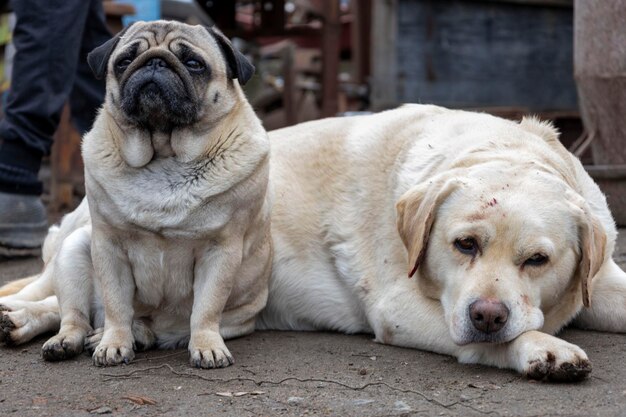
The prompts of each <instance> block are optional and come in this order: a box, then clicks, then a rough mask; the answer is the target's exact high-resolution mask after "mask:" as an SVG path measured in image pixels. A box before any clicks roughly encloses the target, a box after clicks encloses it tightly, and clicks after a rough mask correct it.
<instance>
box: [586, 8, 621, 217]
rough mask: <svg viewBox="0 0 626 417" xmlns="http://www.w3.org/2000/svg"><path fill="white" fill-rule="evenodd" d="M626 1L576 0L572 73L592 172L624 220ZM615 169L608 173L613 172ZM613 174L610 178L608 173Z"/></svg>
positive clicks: (613, 210)
mask: <svg viewBox="0 0 626 417" xmlns="http://www.w3.org/2000/svg"><path fill="white" fill-rule="evenodd" d="M625 25H626V2H624V1H623V0H603V1H599V2H592V1H587V0H576V2H575V7H574V28H575V34H574V76H575V79H576V85H577V88H578V97H579V100H580V112H581V116H582V119H583V122H584V124H585V129H586V130H587V131H588V132H589V135H590V136H592V137H593V138H594V139H593V142H592V143H591V148H592V151H593V163H594V165H596V167H589V169H588V171H589V172H590V174H591V175H592V177H594V178H595V179H596V180H598V182H599V184H600V187H601V188H603V191H604V192H605V193H606V194H607V198H608V202H609V206H610V207H611V209H612V212H613V215H614V217H615V220H616V221H617V223H618V224H620V225H625V224H626V174H625V173H624V172H623V166H621V165H623V164H626V116H625V115H626V31H624V26H625ZM611 172H612V174H609V173H611ZM607 176H610V177H611V178H607Z"/></svg>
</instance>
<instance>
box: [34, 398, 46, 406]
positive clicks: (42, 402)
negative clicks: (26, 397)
mask: <svg viewBox="0 0 626 417" xmlns="http://www.w3.org/2000/svg"><path fill="white" fill-rule="evenodd" d="M46 404H48V399H47V398H46V397H33V405H46Z"/></svg>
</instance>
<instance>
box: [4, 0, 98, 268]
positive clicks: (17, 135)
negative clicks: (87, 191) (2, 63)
mask: <svg viewBox="0 0 626 417" xmlns="http://www.w3.org/2000/svg"><path fill="white" fill-rule="evenodd" d="M12 7H13V11H14V12H15V15H16V18H17V22H16V26H15V30H14V33H13V42H14V45H15V49H16V53H15V58H14V62H13V78H12V80H11V90H10V91H9V96H8V101H7V106H6V108H5V109H4V119H3V120H2V121H0V256H2V255H5V256H13V255H26V254H31V253H32V251H33V249H37V248H38V247H39V246H40V245H41V243H42V241H43V238H44V237H45V233H46V228H47V221H46V212H45V209H44V207H43V204H42V203H41V201H40V199H39V195H40V194H41V190H42V185H41V182H39V180H38V178H37V175H38V171H39V167H40V165H41V158H42V157H43V156H44V155H48V154H49V153H50V147H51V145H52V135H53V134H54V132H55V130H56V128H57V126H58V124H59V119H60V116H61V111H62V109H63V105H64V104H65V102H66V101H67V99H68V97H69V94H70V91H71V89H72V86H73V84H74V79H75V74H76V67H77V63H78V55H79V51H80V45H81V39H82V35H83V31H84V26H85V25H84V23H85V20H86V18H87V15H88V12H89V9H90V2H89V1H85V0H16V1H13V2H12Z"/></svg>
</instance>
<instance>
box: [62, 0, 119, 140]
mask: <svg viewBox="0 0 626 417" xmlns="http://www.w3.org/2000/svg"><path fill="white" fill-rule="evenodd" d="M85 1H87V0H85ZM109 39H111V33H110V32H109V30H108V28H107V26H106V21H105V15H104V10H103V8H102V0H91V6H90V8H89V12H88V14H87V19H86V21H85V31H84V32H83V39H82V43H81V47H80V54H79V57H78V67H77V71H76V80H75V81H74V89H73V90H72V93H71V95H70V108H71V110H72V122H73V123H74V126H75V127H76V129H77V130H78V131H79V132H80V133H81V135H82V134H84V133H85V132H87V131H88V130H89V129H91V125H92V123H93V121H94V119H95V117H96V113H97V111H98V109H99V108H100V106H101V105H102V102H103V101H104V80H96V77H94V76H93V73H92V71H91V68H89V65H88V64H87V54H89V52H91V51H92V50H94V49H95V48H96V47H98V46H100V45H102V44H103V43H105V42H106V41H108V40H109Z"/></svg>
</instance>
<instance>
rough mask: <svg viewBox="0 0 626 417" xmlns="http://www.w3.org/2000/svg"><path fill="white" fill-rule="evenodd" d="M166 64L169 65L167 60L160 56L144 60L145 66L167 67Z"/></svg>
mask: <svg viewBox="0 0 626 417" xmlns="http://www.w3.org/2000/svg"><path fill="white" fill-rule="evenodd" d="M168 66H169V65H167V62H165V60H164V59H161V58H151V59H150V60H149V61H148V62H146V67H152V68H155V69H158V68H167V67H168Z"/></svg>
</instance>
